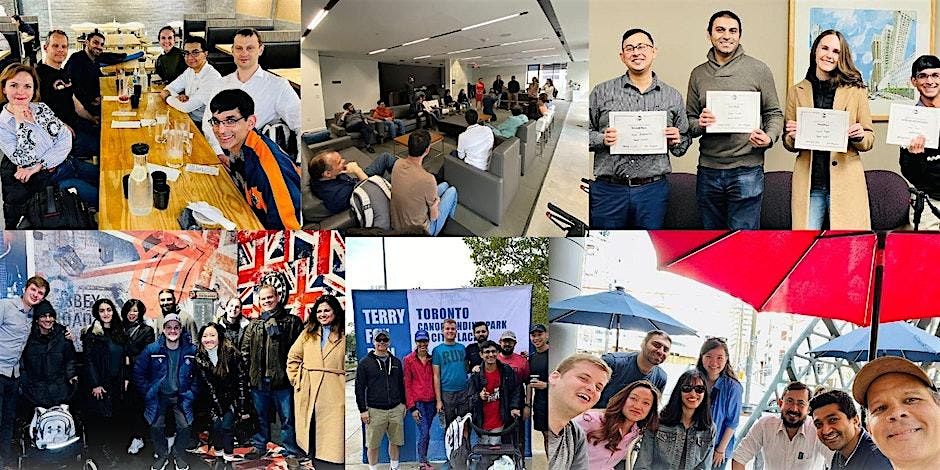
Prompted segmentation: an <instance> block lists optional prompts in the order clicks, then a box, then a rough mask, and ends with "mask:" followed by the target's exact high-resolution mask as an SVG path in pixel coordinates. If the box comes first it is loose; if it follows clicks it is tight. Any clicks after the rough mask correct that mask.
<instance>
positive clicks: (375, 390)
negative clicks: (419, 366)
mask: <svg viewBox="0 0 940 470" xmlns="http://www.w3.org/2000/svg"><path fill="white" fill-rule="evenodd" d="M372 339H373V345H374V346H375V349H374V350H372V351H370V352H369V354H368V355H367V356H366V357H365V358H363V359H362V360H361V361H359V366H358V367H357V368H356V406H357V407H359V418H360V419H361V420H362V423H363V424H365V425H366V449H367V450H366V456H367V457H368V460H369V470H376V465H377V464H378V462H379V445H381V444H382V438H383V437H384V436H385V435H386V434H388V455H389V460H390V461H391V462H390V463H391V465H390V467H389V470H398V455H399V450H400V449H401V446H403V445H404V444H405V375H404V372H403V369H402V365H401V361H400V360H399V359H398V358H397V357H395V356H394V355H393V354H392V353H391V352H389V347H388V345H389V341H390V339H391V338H390V337H389V333H388V331H385V330H378V331H377V332H376V333H375V335H374V336H373V338H372Z"/></svg>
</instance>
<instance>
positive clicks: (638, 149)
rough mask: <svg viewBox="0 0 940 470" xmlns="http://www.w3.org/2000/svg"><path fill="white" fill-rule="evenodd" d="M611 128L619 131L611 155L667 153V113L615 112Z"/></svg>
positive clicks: (612, 115)
mask: <svg viewBox="0 0 940 470" xmlns="http://www.w3.org/2000/svg"><path fill="white" fill-rule="evenodd" d="M608 118H609V119H610V127H613V128H614V129H617V143H615V144H614V145H612V146H611V147H610V153H611V155H660V154H664V153H666V111H613V112H610V113H608Z"/></svg>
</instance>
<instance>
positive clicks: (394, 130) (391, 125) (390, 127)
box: [372, 100, 405, 139]
mask: <svg viewBox="0 0 940 470" xmlns="http://www.w3.org/2000/svg"><path fill="white" fill-rule="evenodd" d="M375 105H376V106H375V109H373V110H372V119H373V120H375V121H378V122H380V123H382V125H383V126H385V129H386V130H387V132H388V136H389V137H391V138H393V139H394V138H395V137H398V136H400V135H402V134H404V133H405V123H404V122H402V120H401V119H395V111H392V108H389V107H388V106H385V102H384V101H382V100H378V101H377V102H376V103H375Z"/></svg>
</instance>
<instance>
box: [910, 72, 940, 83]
mask: <svg viewBox="0 0 940 470" xmlns="http://www.w3.org/2000/svg"><path fill="white" fill-rule="evenodd" d="M915 78H917V79H918V80H920V81H922V82H925V81H927V79H928V78H932V79H934V81H940V72H934V73H930V74H928V73H923V72H921V73H919V74H917V75H916V76H915Z"/></svg>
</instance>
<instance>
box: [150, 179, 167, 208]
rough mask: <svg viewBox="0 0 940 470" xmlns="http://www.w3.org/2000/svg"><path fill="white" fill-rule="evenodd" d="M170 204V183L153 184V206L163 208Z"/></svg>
mask: <svg viewBox="0 0 940 470" xmlns="http://www.w3.org/2000/svg"><path fill="white" fill-rule="evenodd" d="M169 205H170V185H168V184H166V183H163V184H159V185H158V184H155V185H153V207H155V208H157V209H160V210H164V209H166V208H167V207H168V206H169Z"/></svg>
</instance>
